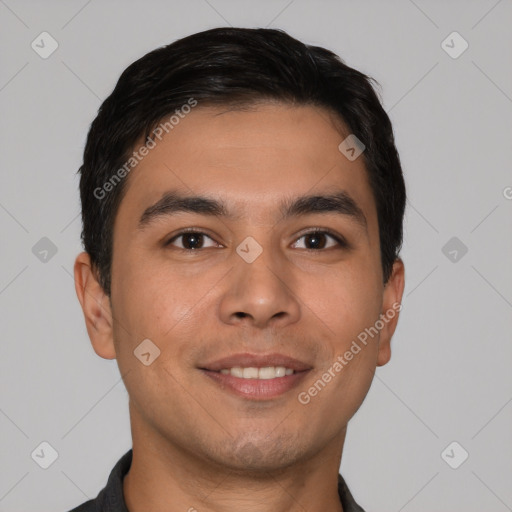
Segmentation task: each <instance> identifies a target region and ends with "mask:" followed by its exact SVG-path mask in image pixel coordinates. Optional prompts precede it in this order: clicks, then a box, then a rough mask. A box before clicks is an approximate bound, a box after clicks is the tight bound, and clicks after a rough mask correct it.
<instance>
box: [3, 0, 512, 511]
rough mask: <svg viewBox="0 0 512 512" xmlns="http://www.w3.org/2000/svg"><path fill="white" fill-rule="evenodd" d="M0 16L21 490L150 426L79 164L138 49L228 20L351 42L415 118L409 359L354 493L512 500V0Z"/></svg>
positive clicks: (408, 254)
mask: <svg viewBox="0 0 512 512" xmlns="http://www.w3.org/2000/svg"><path fill="white" fill-rule="evenodd" d="M0 18H1V26H2V29H1V31H0V45H1V48H2V64H1V73H2V75H1V79H0V103H1V108H2V118H1V126H0V130H1V134H0V140H1V141H2V152H1V172H2V180H1V183H2V186H1V189H0V225H1V237H0V243H1V266H0V308H1V326H2V343H1V345H0V346H1V354H0V365H1V372H0V385H1V388H0V389H1V403H0V446H1V448H0V449H1V479H0V511H3V512H6V511H9V512H22V511H23V512H27V511H36V510H39V511H50V510H52V511H57V510H61V511H64V510H68V509H70V508H72V507H73V506H76V505H77V504H79V503H81V502H83V501H85V500H86V499H88V498H91V497H95V496H96V494H97V493H98V491H99V490H100V489H101V488H102V487H103V486H104V485H105V483H106V479H107V476H108V474H109V472H110V470H111V468H112V466H113V465H114V463H115V462H116V461H117V460H118V458H119V457H120V456H121V455H122V454H123V453H124V452H125V451H126V450H128V449H129V448H130V446H131V437H130V429H129V417H128V410H127V394H126V391H125V389H124V386H123V383H122V381H121V380H120V375H119V372H118V370H117V366H116V362H115V361H106V360H103V359H101V358H99V357H98V356H96V354H95V353H94V352H93V350H92V348H91V345H90V343H89V339H88V337H87V333H86V330H85V324H84V321H83V316H82V311H81V309H80V306H79V303H78V300H77V298H76V295H75V290H74V284H73V278H72V269H73V262H74V258H75V256H76V254H77V253H78V252H79V251H80V250H81V246H80V241H79V235H80V218H79V211H80V209H79V198H78V191H77V187H78V180H77V176H76V174H75V173H76V170H77V169H78V167H79V165H80V163H81V158H82V156H81V152H82V150H83V145H84V142H85V136H86V133H87V129H88V126H89V124H90V122H91V121H92V119H93V118H94V116H95V113H96V111H97V109H98V107H99V106H100V103H101V102H102V100H103V99H104V98H105V97H106V96H107V95H108V94H109V93H110V92H111V90H112V88H113V87H114V85H115V82H116V81H117V79H118V77H119V75H120V73H121V72H122V71H123V69H124V68H125V67H126V66H127V65H129V64H130V63H131V62H132V61H134V60H135V59H136V58H139V57H141V56H142V55H143V54H145V53H146V52H148V51H150V50H152V49H154V48H156V47H158V46H161V45H164V44H168V43H170V42H172V41H174V40H175V39H177V38H180V37H182V36H185V35H188V34H190V33H193V32H198V31H200V30H204V29H207V28H211V27H216V26H223V25H228V24H231V25H233V26H246V27H258V26H259V27H276V28H282V29H284V30H286V31H288V32H289V33H290V34H291V35H293V36H295V37H297V38H299V39H302V40H303V41H305V42H307V43H311V44H316V45H322V46H325V47H328V48H330V49H332V50H333V51H335V52H336V53H338V54H339V55H340V56H341V57H342V58H343V59H344V60H345V61H346V62H347V64H349V65H351V66H353V67H356V68H357V69H360V70H361V71H363V72H365V73H368V74H370V75H371V76H373V77H375V78H376V79H377V80H378V81H379V82H380V83H381V85H382V99H383V103H384V105H385V108H386V110H387V111H388V113H389V115H390V117H391V120H392V122H393V124H394V129H395V133H396V139H397V145H398V149H399V151H400V154H401V159H402V163H403V168H404V171H405V174H406V182H407V186H408V193H409V202H408V207H407V213H406V223H405V245H404V249H403V251H402V256H403V258H404V260H405V264H406V278H407V284H406V290H405V296H404V301H403V303H404V308H403V310H402V316H401V318H400V322H399V325H398V329H397V332H396V335H395V337H394V340H393V344H392V348H393V354H392V360H391V362H390V363H389V364H388V365H387V366H385V367H383V368H380V369H378V371H377V374H376V378H375V380H374V382H373V385H372V388H371V390H370V392H369V394H368V397H367V398H366V401H365V403H364V404H363V406H362V408H361V409H360V410H359V411H358V413H357V414H356V416H355V417H354V419H353V420H352V422H351V423H350V425H349V430H348V436H347V441H346V445H345V450H344V455H343V462H342V466H341V469H342V472H343V474H344V475H345V478H346V480H347V481H348V483H349V486H350V488H351V489H352V491H353V493H354V495H355V496H356V498H357V500H358V501H359V502H360V503H361V505H362V506H363V507H365V508H366V509H367V510H368V511H369V512H371V511H377V510H379V511H384V512H386V511H392V512H399V511H406V512H415V511H416V512H419V511H429V512H435V511H439V512H441V511H444V512H446V511H460V512H462V511H464V512H471V511H475V512H476V511H479V512H481V511H482V510H485V511H496V512H501V511H506V510H512V485H511V482H512V437H511V425H512V404H511V401H512V372H511V370H510V367H511V361H512V348H511V343H510V328H511V327H512V315H511V309H512V271H511V265H510V262H511V261H512V236H511V234H512V215H511V213H512V200H511V199H508V198H510V197H512V189H511V188H507V187H512V173H511V171H510V165H511V164H510V163H511V160H512V159H511V157H512V149H511V148H512V143H511V141H512V139H511V135H512V115H511V114H512V66H511V63H512V31H511V26H512V2H511V1H510V0H508V1H507V0H502V1H496V0H478V1H476V0H475V1H453V0H452V1H426V0H415V1H414V2H413V1H412V0H396V1H386V2H383V1H380V2H379V1H360V2H354V1H334V0H333V1H327V0H324V1H315V2H313V1H305V0H292V1H290V0H275V1H269V0H266V1H261V0H259V1H248V0H237V1H234V0H192V1H188V2H184V1H183V2H178V1H167V2H164V1H156V0H152V1H147V2H121V1H103V2H100V1H99V0H92V1H83V0H79V1H76V0H73V1H65V2H64V1H60V2H57V1H46V2H35V1H32V2H27V1H21V0H5V1H4V0H0ZM43 31H47V32H49V33H50V34H51V35H52V37H53V38H55V40H56V41H57V42H58V45H59V46H58V49H57V50H56V51H55V52H54V53H53V54H52V55H51V56H50V57H49V58H47V59H42V58H41V57H40V56H39V55H38V54H37V53H36V52H35V51H34V50H33V49H32V48H31V43H32V41H34V40H36V42H37V40H38V39H37V38H38V36H39V34H40V33H41V32H43ZM453 31H457V32H459V33H460V34H461V36H462V37H463V38H464V39H465V40H466V41H467V42H468V43H469V48H468V49H467V50H466V51H465V52H464V53H463V54H462V55H460V56H459V57H458V58H456V59H454V58H452V57H451V56H450V55H448V53H447V52H446V51H445V49H444V48H443V46H442V44H441V43H442V41H443V40H445V39H446V37H447V36H448V35H449V34H450V33H452V32H453ZM460 43H461V41H460V40H458V41H454V42H453V43H452V42H450V39H448V44H449V45H451V46H453V47H454V48H452V52H453V51H454V50H457V49H459V48H461V46H460ZM507 196H508V198H507ZM43 237H47V238H48V239H50V240H51V241H52V242H53V244H55V246H56V248H57V253H56V254H55V255H53V256H52V253H51V252H50V253H48V255H47V256H46V261H41V259H40V258H41V257H42V256H41V253H38V251H37V250H34V252H35V253H36V254H34V252H33V250H32V248H33V247H34V246H35V245H36V244H37V243H38V241H39V240H40V239H41V238H43ZM452 237H457V239H458V241H457V240H456V241H455V244H456V245H454V246H453V247H452V246H448V247H447V248H446V249H444V252H443V247H444V246H445V244H446V243H447V242H448V241H449V240H450V239H451V238H452ZM45 243H46V244H47V243H48V242H47V241H43V242H40V244H43V245H44V244H45ZM452 243H454V242H452ZM457 244H458V247H457ZM461 244H464V246H466V247H467V249H468V252H467V253H466V254H465V255H462V250H461V248H462V247H463V246H462V245H461ZM37 248H39V249H40V246H36V249H37ZM454 249H455V250H456V251H457V254H456V255H455V253H453V252H452V254H450V251H453V250H454ZM445 253H446V255H445ZM38 254H39V256H38ZM455 257H456V260H455V261H453V259H454V258H455ZM42 441H47V442H49V443H50V444H51V445H52V446H53V447H54V448H55V450H56V451H57V452H58V458H57V460H56V461H55V462H54V463H53V464H52V465H51V466H50V467H49V468H48V469H42V468H41V467H39V466H38V465H37V464H36V463H35V462H34V460H33V459H32V458H31V453H32V452H33V450H34V449H36V448H37V447H38V446H39V444H40V443H41V442H42ZM452 441H457V442H458V443H459V444H460V445H461V446H462V447H463V449H465V450H466V451H467V452H468V453H469V458H468V459H467V460H466V461H465V462H464V463H463V464H462V465H461V466H460V467H459V468H458V469H452V468H451V467H450V466H449V465H448V464H447V463H446V462H445V460H443V458H442V456H441V454H442V452H443V451H444V450H445V448H446V447H447V446H448V445H449V444H450V443H451V442H452ZM448 453H449V455H450V456H451V457H450V459H451V462H452V463H453V462H457V461H458V460H460V454H461V449H460V448H457V449H456V450H454V451H453V452H451V451H450V450H449V451H448ZM445 458H446V456H445Z"/></svg>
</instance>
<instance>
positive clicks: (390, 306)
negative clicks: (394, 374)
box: [377, 258, 405, 366]
mask: <svg viewBox="0 0 512 512" xmlns="http://www.w3.org/2000/svg"><path fill="white" fill-rule="evenodd" d="M404 274H405V269H404V263H403V261H402V260H401V259H400V258H398V259H396V260H395V262H394V263H393V269H392V272H391V276H390V278H389V280H388V282H387V283H386V286H385V287H384V296H383V301H382V312H381V316H380V319H381V320H382V322H383V324H384V326H383V327H382V329H381V331H380V336H379V354H378V358H377V366H383V365H385V364H386V363H387V362H388V361H389V360H390V359H391V337H392V336H393V333H394V332H395V329H396V326H397V323H398V316H399V312H400V309H401V308H402V306H401V303H402V295H403V293H404V285H405V275H404Z"/></svg>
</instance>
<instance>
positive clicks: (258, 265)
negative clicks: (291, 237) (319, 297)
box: [220, 230, 300, 327]
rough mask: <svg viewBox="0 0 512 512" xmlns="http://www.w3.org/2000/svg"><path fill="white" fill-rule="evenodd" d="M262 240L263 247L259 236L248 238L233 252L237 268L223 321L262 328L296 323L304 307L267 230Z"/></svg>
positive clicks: (232, 274) (224, 304) (223, 303)
mask: <svg viewBox="0 0 512 512" xmlns="http://www.w3.org/2000/svg"><path fill="white" fill-rule="evenodd" d="M262 232H263V230H262ZM257 236H258V235H257ZM258 239H259V240H260V241H261V244H260V242H259V241H258V240H256V238H255V237H251V236H249V237H246V238H245V239H244V240H243V241H242V242H241V243H240V244H239V245H238V246H237V247H236V252H234V253H233V264H234V268H233V271H232V272H230V277H229V284H228V286H227V288H226V290H225V293H224V295H223V297H222V300H221V306H220V314H221V317H222V320H223V321H224V322H226V323H234V322H235V323H236V322H240V321H244V322H250V323H252V324H254V326H258V327H264V326H266V325H267V324H268V323H272V324H273V325H274V324H275V323H280V324H283V325H284V324H286V323H290V322H291V323H293V322H296V321H297V320H298V318H299V316H300V305H299V302H298V300H297V297H296V296H295V294H294V292H293V289H294V286H293V276H292V273H291V272H290V269H289V267H287V265H286V261H285V259H284V256H283V255H282V254H280V250H279V249H276V248H274V249H273V248H272V245H271V244H272V234H271V233H269V232H268V231H267V233H266V234H260V235H259V236H258Z"/></svg>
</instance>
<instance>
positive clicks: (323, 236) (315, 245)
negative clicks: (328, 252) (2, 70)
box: [296, 230, 347, 250]
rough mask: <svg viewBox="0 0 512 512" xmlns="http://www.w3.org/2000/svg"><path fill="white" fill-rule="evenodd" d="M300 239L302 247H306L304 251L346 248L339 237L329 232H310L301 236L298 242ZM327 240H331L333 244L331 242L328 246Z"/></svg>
mask: <svg viewBox="0 0 512 512" xmlns="http://www.w3.org/2000/svg"><path fill="white" fill-rule="evenodd" d="M301 239H304V245H305V246H306V247H304V249H308V250H318V249H330V248H332V247H336V246H339V247H347V243H346V242H345V241H344V240H343V239H342V238H341V237H339V236H337V235H334V234H332V233H330V232H329V231H320V230H317V231H311V232H310V233H305V234H304V235H302V236H301V237H300V238H299V239H298V240H301ZM329 239H331V240H333V241H334V243H332V242H331V244H330V245H328V244H329ZM296 244H297V242H296ZM299 248H300V247H299Z"/></svg>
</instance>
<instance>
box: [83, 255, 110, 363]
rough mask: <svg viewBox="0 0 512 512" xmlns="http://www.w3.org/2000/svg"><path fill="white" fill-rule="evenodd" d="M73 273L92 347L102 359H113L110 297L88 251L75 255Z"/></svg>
mask: <svg viewBox="0 0 512 512" xmlns="http://www.w3.org/2000/svg"><path fill="white" fill-rule="evenodd" d="M74 273H75V289H76V294H77V296H78V300H79V301H80V304H81V306H82V310H83V312H84V317H85V324H86V326H87V333H88V334H89V338H90V340H91V344H92V346H93V349H94V351H95V352H96V354H98V355H99V356H100V357H103V358H104V359H115V357H116V352H115V348H114V338H113V329H112V325H113V324H112V311H111V307H110V299H109V297H108V295H107V294H106V293H105V292H104V290H103V288H102V287H101V285H100V283H99V282H98V280H97V278H96V272H95V271H94V269H93V268H92V265H91V258H90V256H89V254H88V253H86V252H81V253H80V254H79V255H78V256H77V257H76V260H75V267H74Z"/></svg>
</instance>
